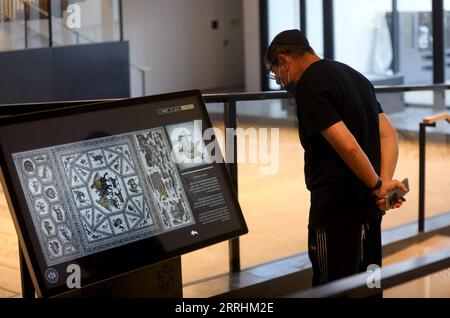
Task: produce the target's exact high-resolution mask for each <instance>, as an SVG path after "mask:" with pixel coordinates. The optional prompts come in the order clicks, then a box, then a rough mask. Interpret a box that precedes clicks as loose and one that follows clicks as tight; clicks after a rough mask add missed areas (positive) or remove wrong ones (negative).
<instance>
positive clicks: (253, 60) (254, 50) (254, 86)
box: [243, 0, 264, 92]
mask: <svg viewBox="0 0 450 318" xmlns="http://www.w3.org/2000/svg"><path fill="white" fill-rule="evenodd" d="M243 12H244V52H245V90H246V91H247V92H259V91H261V58H262V55H263V54H264V53H262V52H261V49H260V47H259V37H260V33H259V0H244V1H243Z"/></svg>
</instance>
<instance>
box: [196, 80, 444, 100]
mask: <svg viewBox="0 0 450 318" xmlns="http://www.w3.org/2000/svg"><path fill="white" fill-rule="evenodd" d="M447 89H448V90H450V84H430V85H395V86H375V92H376V93H378V94H390V93H405V92H418V91H438V90H447ZM288 98H293V96H292V94H290V93H288V92H286V91H265V92H250V93H220V94H204V95H203V99H204V101H205V102H206V103H225V102H242V101H257V100H270V99H288Z"/></svg>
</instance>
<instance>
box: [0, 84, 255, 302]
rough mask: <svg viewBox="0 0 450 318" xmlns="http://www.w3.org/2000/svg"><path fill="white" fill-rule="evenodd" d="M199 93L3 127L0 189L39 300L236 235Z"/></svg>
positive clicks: (233, 210) (238, 222)
mask: <svg viewBox="0 0 450 318" xmlns="http://www.w3.org/2000/svg"><path fill="white" fill-rule="evenodd" d="M210 129H211V123H210V121H209V119H208V116H207V113H206V109H205V107H204V104H203V101H202V98H201V95H200V92H198V91H189V92H182V93H174V94H166V95H158V96H154V97H146V98H139V99H131V100H122V101H116V102H111V103H103V104H97V105H85V106H77V107H73V108H69V109H64V110H54V111H49V112H42V113H39V114H29V115H24V116H18V117H13V118H8V119H4V120H2V121H1V126H0V142H1V150H2V151H1V166H2V172H3V178H2V179H3V180H2V182H3V187H4V188H6V189H7V191H5V192H7V194H8V195H9V199H10V200H9V201H10V202H11V205H12V207H11V210H12V214H13V219H14V221H15V225H16V229H17V231H18V234H19V238H20V241H21V244H22V247H23V250H24V253H25V256H26V258H27V261H28V265H29V267H31V271H32V274H33V275H32V276H33V279H34V282H35V285H36V286H35V287H36V290H37V292H38V294H39V295H40V296H54V295H57V294H60V293H64V292H67V291H70V289H71V286H70V284H67V280H68V278H69V276H70V275H71V274H72V271H70V270H68V268H73V265H76V266H77V267H78V268H79V269H80V276H81V277H80V279H81V287H82V286H86V285H89V284H92V283H95V282H98V281H101V280H104V279H108V278H113V277H115V276H118V275H121V274H124V273H126V272H129V271H132V270H136V269H139V268H142V267H144V266H147V265H150V264H152V263H155V262H158V261H161V260H164V259H168V258H171V257H173V256H176V255H180V254H183V253H186V252H190V251H193V250H195V249H198V248H201V247H204V246H207V245H210V244H214V243H217V242H220V241H223V240H226V239H230V238H232V237H235V236H237V235H241V234H244V233H246V232H247V228H246V225H245V221H244V219H243V216H242V213H241V210H240V208H239V204H238V202H237V199H236V196H235V193H234V190H233V187H232V185H231V183H230V180H229V177H228V175H227V172H226V168H225V167H224V164H223V163H221V162H223V161H222V160H217V159H218V158H219V159H220V158H221V155H220V150H219V148H218V145H217V144H216V142H215V141H214V140H211V139H213V138H211V133H210V132H209V133H206V134H205V132H206V131H207V130H210Z"/></svg>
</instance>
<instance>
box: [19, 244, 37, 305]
mask: <svg viewBox="0 0 450 318" xmlns="http://www.w3.org/2000/svg"><path fill="white" fill-rule="evenodd" d="M19 264H20V280H21V282H22V298H25V299H33V298H35V297H36V295H35V290H34V285H33V281H32V280H31V274H30V272H29V270H28V267H27V263H26V262H25V256H24V255H23V251H22V248H21V247H20V244H19Z"/></svg>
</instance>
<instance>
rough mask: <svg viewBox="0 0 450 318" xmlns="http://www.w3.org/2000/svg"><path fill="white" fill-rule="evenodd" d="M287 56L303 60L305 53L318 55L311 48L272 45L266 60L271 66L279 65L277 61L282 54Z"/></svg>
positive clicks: (268, 49) (267, 51) (267, 52)
mask: <svg viewBox="0 0 450 318" xmlns="http://www.w3.org/2000/svg"><path fill="white" fill-rule="evenodd" d="M283 53H284V54H287V55H290V56H292V57H295V58H301V57H303V55H305V53H311V54H316V52H315V51H314V50H313V48H312V47H310V46H307V47H305V46H295V45H271V46H269V47H268V48H267V50H266V54H265V55H264V58H265V60H266V62H268V63H270V64H274V65H275V64H277V61H276V59H277V58H278V55H280V54H283Z"/></svg>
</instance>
